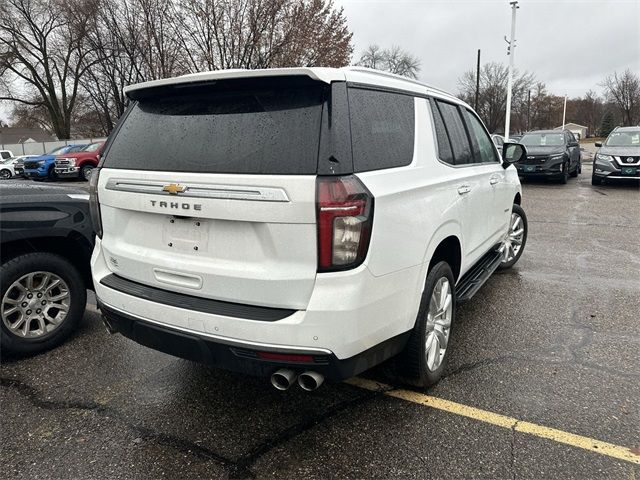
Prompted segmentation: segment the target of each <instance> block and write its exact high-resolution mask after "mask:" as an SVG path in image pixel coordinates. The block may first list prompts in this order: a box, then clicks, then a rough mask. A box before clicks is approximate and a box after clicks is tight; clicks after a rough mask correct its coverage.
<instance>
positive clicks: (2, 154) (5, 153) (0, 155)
mask: <svg viewBox="0 0 640 480" xmlns="http://www.w3.org/2000/svg"><path fill="white" fill-rule="evenodd" d="M11 157H13V152H12V151H11V150H0V160H6V159H8V158H11Z"/></svg>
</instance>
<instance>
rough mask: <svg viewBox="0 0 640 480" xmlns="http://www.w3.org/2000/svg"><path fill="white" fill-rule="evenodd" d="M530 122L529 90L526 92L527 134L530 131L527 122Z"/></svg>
mask: <svg viewBox="0 0 640 480" xmlns="http://www.w3.org/2000/svg"><path fill="white" fill-rule="evenodd" d="M530 120H531V89H529V91H528V92H527V132H528V131H529V130H530V129H531V127H530V126H529V122H530Z"/></svg>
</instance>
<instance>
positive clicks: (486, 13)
mask: <svg viewBox="0 0 640 480" xmlns="http://www.w3.org/2000/svg"><path fill="white" fill-rule="evenodd" d="M335 3H336V5H337V6H343V7H344V10H345V13H346V17H347V22H348V24H349V28H350V29H351V31H352V32H353V34H354V35H353V40H354V45H355V52H354V62H355V61H356V60H357V59H358V58H359V56H360V53H361V52H362V50H363V49H364V48H366V46H367V45H369V44H372V43H375V44H378V45H380V46H381V47H388V46H391V45H393V44H396V45H399V46H400V47H402V48H403V49H405V50H407V51H408V52H410V53H412V54H413V55H415V56H417V57H418V58H420V61H421V71H420V74H419V78H420V80H422V81H424V82H426V83H429V84H431V85H433V86H436V87H440V88H443V89H445V90H448V91H451V92H453V93H457V92H458V85H457V79H458V78H459V77H460V76H461V75H462V73H463V72H464V71H465V70H469V69H474V70H475V65H476V55H477V50H478V49H481V50H482V53H481V61H482V63H485V62H489V61H498V62H504V63H505V64H506V63H507V62H508V57H507V55H506V47H507V44H506V43H505V41H504V36H505V35H506V36H507V37H509V34H510V28H511V8H510V6H509V1H508V0H475V1H471V0H414V1H405V0H387V1H381V0H335ZM519 5H520V8H519V9H518V13H517V20H516V40H517V48H516V51H515V63H516V67H517V68H518V69H520V70H527V71H530V72H533V73H535V75H536V77H537V79H538V80H541V81H543V82H545V83H546V84H547V87H548V90H549V91H550V92H552V93H555V94H558V95H564V94H567V95H569V96H570V97H574V96H582V95H583V94H584V93H585V92H586V91H587V90H589V89H592V90H595V91H597V92H599V93H600V92H601V90H602V89H601V88H600V87H599V86H598V83H600V82H601V81H602V79H603V78H604V77H605V76H606V75H608V74H610V73H613V72H614V71H618V72H621V71H623V70H625V69H626V68H630V69H631V70H632V71H635V72H638V73H640V0H610V1H603V0H591V1H590V0H582V1H577V0H574V1H571V0H555V1H545V0H520V1H519Z"/></svg>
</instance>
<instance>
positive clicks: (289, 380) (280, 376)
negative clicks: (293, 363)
mask: <svg viewBox="0 0 640 480" xmlns="http://www.w3.org/2000/svg"><path fill="white" fill-rule="evenodd" d="M296 376H297V375H296V372H294V371H293V370H289V369H288V368H281V369H280V370H278V371H277V372H275V373H274V374H273V375H271V385H273V386H274V387H275V388H277V389H278V390H287V389H288V388H289V387H290V386H291V385H293V382H295V381H296Z"/></svg>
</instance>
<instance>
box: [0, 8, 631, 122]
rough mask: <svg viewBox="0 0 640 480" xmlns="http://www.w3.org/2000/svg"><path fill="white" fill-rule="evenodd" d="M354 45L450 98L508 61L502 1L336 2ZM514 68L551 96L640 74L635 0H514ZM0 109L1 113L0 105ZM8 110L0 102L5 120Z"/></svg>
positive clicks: (572, 93) (505, 12)
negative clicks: (414, 73)
mask: <svg viewBox="0 0 640 480" xmlns="http://www.w3.org/2000/svg"><path fill="white" fill-rule="evenodd" d="M335 4H336V6H338V7H339V6H343V7H344V9H345V13H346V16H347V21H348V24H349V28H350V29H351V31H352V32H353V34H354V35H353V40H354V45H355V52H354V62H355V61H356V60H357V59H358V58H359V56H360V53H361V52H362V51H363V49H364V48H366V46H367V45H370V44H373V43H375V44H378V45H380V46H381V47H389V46H391V45H399V46H400V47H402V48H403V49H405V50H407V51H408V52H410V53H412V54H413V55H415V56H417V57H418V58H420V61H421V71H420V80H422V81H424V82H426V83H429V84H431V85H433V86H436V87H439V88H443V89H445V90H448V91H450V92H452V93H457V92H458V84H457V80H458V78H459V77H460V76H461V75H462V73H463V72H464V71H465V70H468V69H475V65H476V54H477V50H478V48H480V49H481V50H482V62H483V63H485V62H489V61H499V62H504V63H507V62H508V57H507V55H506V47H507V45H506V43H505V41H504V38H503V37H504V36H505V35H507V36H509V32H510V28H511V27H510V25H511V8H510V6H509V1H508V0H413V1H409V0H386V1H384V0H335ZM519 4H520V8H519V9H518V13H517V24H516V25H517V29H516V40H517V48H516V51H515V53H516V54H515V62H516V67H517V68H518V69H520V70H527V71H530V72H533V73H535V75H536V77H537V79H538V80H541V81H543V82H545V83H546V84H547V87H548V89H549V91H550V92H552V93H555V94H557V95H564V94H567V95H569V96H570V97H577V96H582V95H584V93H586V91H587V90H589V89H592V90H595V91H596V92H598V93H601V92H602V89H601V87H600V86H599V85H598V84H599V83H600V82H601V81H602V80H603V78H604V77H605V76H606V75H608V74H611V73H613V72H614V71H618V72H621V71H623V70H625V69H626V68H630V69H631V70H632V71H634V72H638V73H640V0H609V1H607V0H555V1H546V0H520V2H519ZM3 107H4V108H3ZM7 113H8V105H6V104H5V105H0V118H4V119H6V118H7V116H8V115H7Z"/></svg>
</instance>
